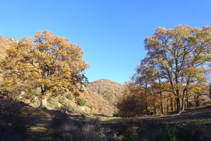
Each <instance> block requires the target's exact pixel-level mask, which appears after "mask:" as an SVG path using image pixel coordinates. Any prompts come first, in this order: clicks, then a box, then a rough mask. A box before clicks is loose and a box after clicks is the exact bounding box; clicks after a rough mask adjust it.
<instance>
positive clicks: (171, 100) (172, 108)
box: [170, 98, 174, 112]
mask: <svg viewBox="0 0 211 141" xmlns="http://www.w3.org/2000/svg"><path fill="white" fill-rule="evenodd" d="M170 102H171V111H172V112H173V111H174V107H173V99H172V98H171V99H170Z"/></svg>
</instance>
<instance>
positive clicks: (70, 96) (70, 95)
mask: <svg viewBox="0 0 211 141" xmlns="http://www.w3.org/2000/svg"><path fill="white" fill-rule="evenodd" d="M65 97H66V98H67V99H70V100H73V96H72V94H71V93H69V94H67V95H66V96H65Z"/></svg>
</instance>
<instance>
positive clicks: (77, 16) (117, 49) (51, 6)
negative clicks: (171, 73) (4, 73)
mask: <svg viewBox="0 0 211 141" xmlns="http://www.w3.org/2000/svg"><path fill="white" fill-rule="evenodd" d="M210 5H211V1H210V0H206V1H205V0H200V1H199V0H66V1H64V0H42V1H41V0H37V1H35V0H34V1H29V0H19V1H17V0H10V1H5V0H4V1H0V35H3V36H4V37H9V38H18V39H21V38H22V37H24V36H29V37H34V35H35V32H36V31H38V30H42V31H44V30H49V31H51V32H53V34H54V35H58V36H62V37H66V38H68V39H70V42H71V43H75V44H77V45H79V46H81V47H82V50H83V51H84V53H85V55H84V60H85V61H86V62H87V63H89V64H90V66H91V68H90V69H88V70H86V76H87V77H88V79H89V81H90V82H91V81H95V80H98V79H110V80H113V81H116V82H118V83H122V84H124V81H125V80H129V79H130V77H131V76H132V75H133V74H134V73H135V68H136V66H137V64H138V63H139V62H140V60H141V59H143V58H144V57H145V55H146V51H145V49H144V39H145V38H146V37H147V36H152V35H153V33H154V32H155V30H156V28H157V27H166V28H174V27H175V26H177V25H179V24H181V25H184V24H188V25H190V26H191V27H202V26H204V25H208V26H210V23H211V10H210Z"/></svg>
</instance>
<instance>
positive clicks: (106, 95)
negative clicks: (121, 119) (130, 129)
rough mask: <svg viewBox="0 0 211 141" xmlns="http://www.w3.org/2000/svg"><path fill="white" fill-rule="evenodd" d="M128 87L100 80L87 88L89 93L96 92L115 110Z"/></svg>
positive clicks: (107, 80)
mask: <svg viewBox="0 0 211 141" xmlns="http://www.w3.org/2000/svg"><path fill="white" fill-rule="evenodd" d="M125 88H126V86H125V85H122V84H119V83H117V82H114V81H111V80H109V79H100V80H97V81H93V82H91V83H89V84H88V85H87V87H86V89H87V91H89V93H91V92H94V93H97V94H98V95H100V96H102V97H103V99H105V100H106V101H108V102H109V105H110V106H111V107H112V108H113V109H115V107H116V104H117V102H118V100H119V99H120V98H121V97H122V95H123V92H124V90H125ZM115 110H116V109H115Z"/></svg>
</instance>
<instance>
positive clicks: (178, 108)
mask: <svg viewBox="0 0 211 141" xmlns="http://www.w3.org/2000/svg"><path fill="white" fill-rule="evenodd" d="M176 102H177V113H180V112H181V111H180V99H179V97H177V98H176Z"/></svg>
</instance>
